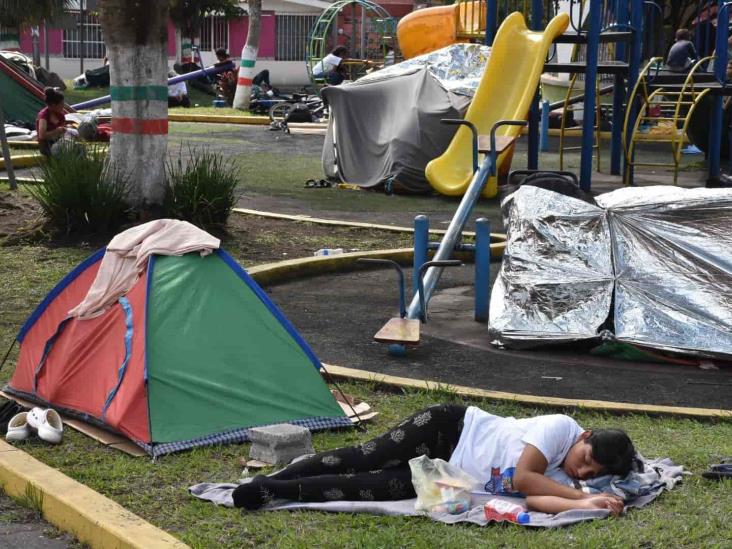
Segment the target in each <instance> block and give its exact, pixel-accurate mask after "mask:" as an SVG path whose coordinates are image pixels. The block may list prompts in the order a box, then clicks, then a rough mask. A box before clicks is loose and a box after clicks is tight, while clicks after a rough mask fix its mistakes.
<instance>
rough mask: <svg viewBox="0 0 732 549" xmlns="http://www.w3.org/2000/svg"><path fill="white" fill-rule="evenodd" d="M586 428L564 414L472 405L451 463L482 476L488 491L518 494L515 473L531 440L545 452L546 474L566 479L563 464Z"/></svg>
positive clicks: (464, 421) (466, 413)
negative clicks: (503, 411) (515, 413)
mask: <svg viewBox="0 0 732 549" xmlns="http://www.w3.org/2000/svg"><path fill="white" fill-rule="evenodd" d="M582 432H583V429H582V428H581V427H580V426H579V425H578V424H577V422H576V421H575V420H573V419H572V418H571V417H569V416H565V415H561V414H554V415H548V416H538V417H531V418H525V419H516V418H513V417H500V416H494V415H493V414H489V413H488V412H484V411H483V410H481V409H480V408H476V407H475V406H470V407H469V408H468V410H467V411H466V412H465V418H464V420H463V430H462V433H461V434H460V440H458V444H457V447H456V448H455V451H454V452H453V453H452V456H450V464H451V465H455V466H457V467H459V468H460V469H462V470H463V471H465V472H466V473H468V474H470V475H472V476H473V477H475V478H476V479H477V480H479V481H480V482H481V484H482V485H483V489H484V490H485V491H486V492H491V493H505V494H518V492H517V491H516V490H514V488H513V474H514V471H515V469H516V464H517V463H518V460H519V458H520V457H521V453H522V452H523V451H524V448H525V447H526V445H527V444H531V445H532V446H534V447H535V448H536V449H537V450H539V451H540V452H541V453H542V454H544V457H545V458H546V461H547V468H546V472H545V473H544V474H545V475H546V476H548V477H550V478H555V480H566V479H567V478H568V477H567V476H566V474H565V473H564V471H562V469H561V468H560V466H561V464H562V462H563V461H564V458H565V456H566V455H567V452H569V449H570V448H571V447H572V445H573V444H574V443H575V442H577V439H578V438H579V436H580V435H581V434H582Z"/></svg>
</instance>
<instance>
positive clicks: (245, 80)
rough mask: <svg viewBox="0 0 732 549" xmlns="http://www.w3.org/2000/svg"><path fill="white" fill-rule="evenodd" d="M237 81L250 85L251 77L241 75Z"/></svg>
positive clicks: (240, 83) (243, 84) (242, 84)
mask: <svg viewBox="0 0 732 549" xmlns="http://www.w3.org/2000/svg"><path fill="white" fill-rule="evenodd" d="M237 83H238V84H239V85H240V86H251V85H252V79H251V78H243V77H241V76H240V77H239V80H238V82H237Z"/></svg>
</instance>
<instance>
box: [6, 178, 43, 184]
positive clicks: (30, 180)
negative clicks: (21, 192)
mask: <svg viewBox="0 0 732 549" xmlns="http://www.w3.org/2000/svg"><path fill="white" fill-rule="evenodd" d="M15 182H16V183H17V184H18V185H35V184H36V183H38V181H37V180H35V179H33V178H32V177H16V178H15ZM0 183H6V184H9V183H10V179H9V178H7V177H0Z"/></svg>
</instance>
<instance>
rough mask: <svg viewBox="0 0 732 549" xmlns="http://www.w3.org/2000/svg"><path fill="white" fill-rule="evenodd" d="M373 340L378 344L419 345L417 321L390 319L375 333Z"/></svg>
mask: <svg viewBox="0 0 732 549" xmlns="http://www.w3.org/2000/svg"><path fill="white" fill-rule="evenodd" d="M374 339H375V340H376V341H378V342H380V343H403V344H405V345H417V344H418V343H419V320H417V319H412V318H392V319H391V320H390V321H389V322H387V323H386V324H384V326H383V327H382V328H381V330H379V331H378V332H376V335H375V336H374Z"/></svg>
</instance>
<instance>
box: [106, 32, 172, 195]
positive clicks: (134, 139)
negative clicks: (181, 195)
mask: <svg viewBox="0 0 732 549" xmlns="http://www.w3.org/2000/svg"><path fill="white" fill-rule="evenodd" d="M107 55H108V56H109V62H110V80H111V82H110V83H111V86H112V87H145V86H163V87H165V86H167V74H168V57H167V53H166V47H165V44H148V45H146V46H129V45H125V46H115V45H110V46H109V47H108V49H107ZM167 117H168V105H167V101H161V100H159V99H131V100H113V101H112V119H113V122H112V123H113V125H114V121H115V119H117V120H121V119H132V120H167ZM167 148H168V136H167V134H165V133H162V134H153V135H144V134H142V133H122V132H113V133H112V139H111V143H110V153H109V158H110V163H111V165H112V168H113V169H116V170H120V171H121V172H122V173H124V174H126V175H127V176H128V177H129V178H130V184H131V191H130V202H131V203H132V205H134V206H138V207H139V206H147V205H155V204H161V203H162V201H163V197H164V195H165V158H166V155H167Z"/></svg>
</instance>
